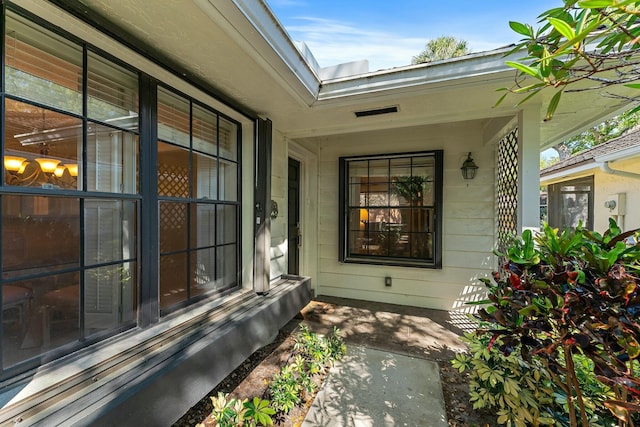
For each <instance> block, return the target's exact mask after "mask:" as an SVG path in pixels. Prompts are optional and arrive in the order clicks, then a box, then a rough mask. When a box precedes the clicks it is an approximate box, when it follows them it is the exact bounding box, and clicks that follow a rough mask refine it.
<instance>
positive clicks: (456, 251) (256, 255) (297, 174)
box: [0, 0, 629, 426]
mask: <svg viewBox="0 0 640 427" xmlns="http://www.w3.org/2000/svg"><path fill="white" fill-rule="evenodd" d="M0 3H1V4H2V18H1V20H2V23H3V28H4V31H3V33H2V34H3V41H2V44H1V45H2V92H1V95H2V102H1V103H0V114H1V117H2V119H1V120H2V141H3V145H2V150H3V162H2V163H3V167H4V181H3V182H2V185H0V199H1V201H2V204H1V207H0V209H1V218H2V222H1V224H0V235H1V241H2V247H1V251H0V252H1V253H0V258H1V260H2V279H1V280H2V282H1V283H0V285H1V286H2V352H1V354H2V359H1V375H0V382H1V384H0V402H2V405H1V409H0V423H1V424H3V425H4V424H7V425H8V424H13V423H17V424H19V423H24V424H25V425H47V426H49V425H58V424H64V425H74V424H75V425H89V424H91V425H130V424H135V425H139V424H147V425H164V424H170V423H171V422H173V421H174V420H176V419H177V418H178V417H179V416H180V415H181V414H183V413H184V412H185V411H186V410H187V409H188V408H189V407H190V406H191V405H192V404H193V403H194V402H196V401H197V400H198V399H199V398H201V397H202V396H203V395H204V394H205V393H207V392H208V391H209V390H210V389H211V388H212V387H213V386H215V384H217V383H218V382H219V381H220V380H222V378H224V376H225V375H227V374H228V373H229V372H231V371H232V370H233V369H234V368H235V367H236V366H238V365H239V364H240V363H242V361H243V360H244V359H245V358H246V357H247V356H248V355H249V354H251V352H253V351H254V350H255V349H257V348H259V347H260V346H261V345H264V344H265V343H267V342H268V341H269V340H270V339H271V338H272V337H273V336H275V334H276V332H277V330H278V328H279V327H281V326H282V325H283V324H284V323H285V322H287V321H288V320H289V319H291V318H292V317H293V316H294V315H295V314H296V313H297V312H298V311H299V310H300V309H301V308H302V307H303V306H304V305H305V304H306V303H307V302H308V301H309V299H310V298H311V294H312V293H315V294H316V295H331V296H339V297H348V298H358V299H362V300H369V301H386V302H391V303H397V304H408V305H414V306H421V307H429V308H435V309H443V310H450V311H460V312H464V311H466V310H467V308H466V307H465V302H468V301H472V300H475V299H477V298H478V297H479V295H480V294H481V293H482V286H481V285H480V284H479V281H478V279H479V278H481V277H485V276H488V275H489V274H490V272H491V271H492V270H493V269H494V268H495V263H496V261H495V260H494V257H493V254H492V250H493V249H494V247H496V246H497V245H498V246H499V245H500V244H501V242H504V239H505V238H506V236H508V235H509V234H511V233H513V232H518V231H520V230H522V229H524V228H536V227H538V222H539V218H538V210H539V199H538V188H539V171H538V169H539V168H538V165H539V153H540V150H541V149H543V148H547V147H549V146H552V145H553V144H555V143H557V142H558V141H560V140H562V139H564V138H566V137H569V136H571V135H573V134H575V133H576V132H578V131H580V130H582V129H584V128H586V127H588V126H590V125H592V124H593V123H596V122H599V121H601V120H602V119H604V118H607V117H610V116H613V115H615V114H616V113H618V112H619V111H621V110H624V109H625V108H626V106H625V105H624V104H623V103H621V102H620V101H619V100H615V99H613V98H611V97H602V96H599V95H598V94H597V93H595V92H578V93H573V94H568V95H567V96H566V98H565V100H564V101H563V103H562V104H561V106H560V107H559V109H558V110H557V112H556V117H555V118H554V120H553V121H550V122H544V121H543V120H542V117H543V110H544V106H545V105H546V102H548V100H549V97H550V96H551V95H552V94H544V95H542V96H541V97H540V98H539V99H538V102H540V103H535V102H529V103H526V104H524V105H519V106H517V105H514V104H515V101H514V103H512V104H510V103H508V102H505V103H503V104H502V105H501V106H500V107H496V108H493V107H492V106H493V104H494V103H495V101H496V93H495V90H496V88H498V87H502V86H509V84H510V83H511V82H512V80H513V70H512V69H510V68H508V67H506V66H505V60H506V59H508V58H506V57H505V54H506V53H507V52H508V51H509V48H504V49H499V50H496V51H491V52H482V53H477V54H471V55H468V56H466V57H462V58H456V59H451V60H447V61H440V62H435V63H432V64H422V65H412V66H405V67H398V68H394V69H390V70H379V71H373V72H369V71H367V70H366V63H365V62H362V61H360V62H354V63H350V64H343V65H340V66H335V67H330V68H325V69H320V68H319V67H318V66H317V65H316V64H315V60H313V58H312V55H311V53H310V52H308V51H307V50H306V49H304V48H298V47H296V45H295V44H294V43H293V42H292V41H291V40H290V38H289V37H288V35H287V33H286V32H285V31H284V29H283V28H282V27H281V26H280V24H279V23H278V21H277V19H276V17H274V16H273V14H272V13H271V12H270V10H269V9H268V7H267V6H266V4H265V3H264V2H263V1H260V0H253V1H249V0H234V1H231V0H222V1H215V2H214V1H210V0H192V1H182V2H176V1H172V0H157V1H154V2H153V6H152V7H150V3H149V2H147V1H142V0H135V1H131V0H111V1H109V2H76V1H71V0H52V1H41V0H19V1H2V2H0ZM609 90H611V89H609ZM620 90H621V91H624V90H629V89H625V88H621V89H620ZM621 93H622V94H624V93H623V92H621ZM469 157H472V159H473V160H474V162H475V164H476V165H477V166H478V169H477V174H476V175H475V178H474V179H464V178H463V177H462V174H461V170H460V169H461V167H462V166H463V164H464V162H465V160H467V159H468V158H469Z"/></svg>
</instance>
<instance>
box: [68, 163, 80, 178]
mask: <svg viewBox="0 0 640 427" xmlns="http://www.w3.org/2000/svg"><path fill="white" fill-rule="evenodd" d="M66 166H67V170H68V171H69V175H71V176H78V164H77V163H70V164H67V165H66Z"/></svg>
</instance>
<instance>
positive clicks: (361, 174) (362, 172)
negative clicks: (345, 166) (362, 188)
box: [349, 160, 369, 184]
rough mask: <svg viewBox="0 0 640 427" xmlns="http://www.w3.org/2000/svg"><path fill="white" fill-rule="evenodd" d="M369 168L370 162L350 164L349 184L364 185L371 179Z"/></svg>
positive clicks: (362, 161)
mask: <svg viewBox="0 0 640 427" xmlns="http://www.w3.org/2000/svg"><path fill="white" fill-rule="evenodd" d="M368 167H369V161H368V160H360V161H353V162H349V184H362V183H364V182H366V181H367V180H368V178H369V169H368ZM363 178H364V179H363Z"/></svg>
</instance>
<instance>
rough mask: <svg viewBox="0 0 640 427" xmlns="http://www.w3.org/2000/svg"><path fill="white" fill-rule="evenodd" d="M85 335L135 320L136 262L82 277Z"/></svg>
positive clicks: (91, 272) (114, 266)
mask: <svg viewBox="0 0 640 427" xmlns="http://www.w3.org/2000/svg"><path fill="white" fill-rule="evenodd" d="M84 281H85V282H84V283H85V291H84V327H85V335H91V334H93V333H95V332H99V331H103V330H110V329H115V328H117V327H119V326H121V325H123V324H124V323H126V322H131V321H133V320H134V319H135V316H134V313H135V300H136V280H135V263H124V264H116V265H109V266H105V267H99V268H93V269H89V270H87V271H86V272H85V276H84Z"/></svg>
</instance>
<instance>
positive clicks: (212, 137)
mask: <svg viewBox="0 0 640 427" xmlns="http://www.w3.org/2000/svg"><path fill="white" fill-rule="evenodd" d="M217 120H218V116H217V115H216V114H215V113H212V112H211V111H209V110H205V109H204V108H202V107H199V106H197V105H194V106H193V119H192V120H191V126H192V133H193V149H194V150H198V151H202V152H203V153H207V154H211V155H212V156H217V155H218V152H217V148H218V147H217V144H216V142H217V138H218V125H217Z"/></svg>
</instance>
